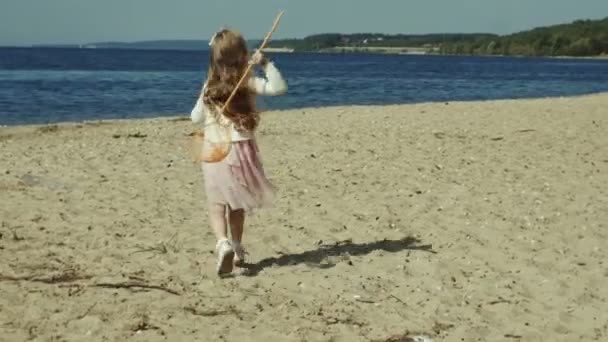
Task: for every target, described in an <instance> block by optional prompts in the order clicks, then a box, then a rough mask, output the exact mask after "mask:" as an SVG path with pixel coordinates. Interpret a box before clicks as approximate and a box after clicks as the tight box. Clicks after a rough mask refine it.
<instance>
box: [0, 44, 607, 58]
mask: <svg viewBox="0 0 608 342" xmlns="http://www.w3.org/2000/svg"><path fill="white" fill-rule="evenodd" d="M0 49H68V50H102V51H104V50H105V51H107V50H116V51H151V52H152V51H168V52H170V51H173V52H208V51H209V50H208V49H171V48H136V47H78V46H0ZM424 50H425V48H413V47H405V48H401V47H382V46H376V47H366V48H364V47H334V48H327V49H320V50H317V51H297V50H295V49H292V48H279V47H271V48H264V50H263V51H264V52H265V53H276V54H293V53H301V54H360V53H366V54H378V55H409V56H444V57H495V58H554V59H591V60H608V54H604V55H597V56H526V55H476V54H453V53H441V52H425V51H424Z"/></svg>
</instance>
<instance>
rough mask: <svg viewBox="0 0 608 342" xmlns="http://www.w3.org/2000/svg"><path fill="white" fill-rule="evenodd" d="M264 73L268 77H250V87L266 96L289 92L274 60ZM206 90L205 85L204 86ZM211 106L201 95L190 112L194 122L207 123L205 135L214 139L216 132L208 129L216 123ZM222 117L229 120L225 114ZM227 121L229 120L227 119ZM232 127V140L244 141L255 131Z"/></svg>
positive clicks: (251, 136) (256, 92)
mask: <svg viewBox="0 0 608 342" xmlns="http://www.w3.org/2000/svg"><path fill="white" fill-rule="evenodd" d="M264 73H265V76H266V78H261V77H257V76H256V77H251V78H250V79H249V84H248V86H249V88H250V89H251V90H252V92H253V93H254V94H256V95H264V96H277V95H283V94H285V93H286V92H287V82H285V80H284V79H283V76H282V75H281V73H280V72H279V70H278V69H277V68H276V66H275V65H274V64H273V63H272V62H268V63H267V64H266V66H265V67H264ZM203 91H204V87H203ZM210 112H211V110H210V108H208V107H207V105H205V103H204V102H203V99H202V97H199V98H198V100H197V101H196V105H195V106H194V108H193V109H192V112H191V113H190V118H191V119H192V122H193V123H200V122H204V123H205V136H206V137H208V138H209V139H211V140H216V139H214V136H215V135H214V132H211V131H208V128H209V127H213V124H214V123H216V120H215V116H214V115H210ZM221 117H222V118H224V119H226V120H228V119H227V118H225V117H224V116H223V115H222V116H221ZM226 122H227V121H226ZM230 126H231V127H230V128H231V133H230V135H231V137H230V140H231V141H242V140H249V139H253V137H254V136H253V132H239V131H238V130H236V129H234V125H232V124H230Z"/></svg>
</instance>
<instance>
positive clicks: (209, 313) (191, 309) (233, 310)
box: [184, 306, 241, 318]
mask: <svg viewBox="0 0 608 342" xmlns="http://www.w3.org/2000/svg"><path fill="white" fill-rule="evenodd" d="M184 310H185V311H186V312H189V313H191V314H193V315H195V316H202V317H215V316H226V315H235V316H237V317H239V318H240V317H241V313H240V312H239V311H238V310H237V309H236V308H234V307H233V306H230V307H228V309H225V310H216V309H210V310H200V309H197V308H195V307H192V306H187V307H185V308H184Z"/></svg>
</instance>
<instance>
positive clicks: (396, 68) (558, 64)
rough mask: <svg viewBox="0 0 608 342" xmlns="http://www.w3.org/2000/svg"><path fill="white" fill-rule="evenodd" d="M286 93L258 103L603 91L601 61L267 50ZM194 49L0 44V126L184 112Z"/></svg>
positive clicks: (193, 92)
mask: <svg viewBox="0 0 608 342" xmlns="http://www.w3.org/2000/svg"><path fill="white" fill-rule="evenodd" d="M271 58H272V59H273V60H274V61H275V62H276V64H277V66H278V67H279V68H280V70H281V72H282V73H283V75H284V76H285V78H286V79H287V81H288V83H289V87H290V88H289V93H288V95H286V96H282V97H267V98H263V99H261V100H260V102H261V104H260V106H261V107H262V109H266V110H271V109H289V108H302V107H317V106H333V105H354V104H397V103H414V102H427V101H456V100H485V99H506V98H535V97H546V96H569V95H581V94H589V93H595V92H603V91H608V61H602V60H574V59H543V58H502V57H496V58H493V57H492V58H490V57H451V56H400V55H373V54H343V55H342V54H336V55H334V54H299V53H297V54H276V55H272V56H271ZM206 69H207V55H206V53H204V52H197V51H137V50H88V49H18V48H10V49H9V48H0V125H13V124H26V123H51V122H62V121H82V120H97V119H116V118H143V117H154V116H166V115H184V114H186V113H189V111H190V109H191V108H192V106H193V104H194V102H195V100H196V97H197V96H198V92H199V90H200V87H201V84H202V82H203V79H204V77H205V72H206Z"/></svg>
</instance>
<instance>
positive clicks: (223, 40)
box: [201, 29, 259, 131]
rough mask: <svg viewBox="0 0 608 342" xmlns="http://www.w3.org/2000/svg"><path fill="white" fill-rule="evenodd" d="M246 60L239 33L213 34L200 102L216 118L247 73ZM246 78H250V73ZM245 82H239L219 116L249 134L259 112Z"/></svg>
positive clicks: (243, 44) (246, 55)
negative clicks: (204, 86) (222, 116)
mask: <svg viewBox="0 0 608 342" xmlns="http://www.w3.org/2000/svg"><path fill="white" fill-rule="evenodd" d="M248 61H249V52H248V51H247V43H246V41H245V38H243V36H242V35H241V34H240V33H238V32H236V31H234V30H229V29H223V30H221V31H219V32H217V33H216V34H215V36H214V38H213V40H212V42H211V50H210V51H209V71H208V74H207V86H206V88H205V90H204V92H203V93H202V94H201V95H202V97H203V102H204V103H205V104H206V105H207V106H208V107H209V108H213V109H214V110H213V111H212V113H213V115H215V116H216V118H218V116H219V115H220V113H219V108H222V107H223V106H224V104H225V103H226V100H227V99H228V97H230V94H231V93H232V91H233V90H234V88H235V87H236V86H237V83H238V82H239V80H240V79H241V77H242V76H243V74H244V73H245V72H246V70H247V66H248ZM246 77H251V74H249V75H247V76H246ZM247 81H248V79H246V80H245V81H244V82H243V83H242V85H241V87H240V88H239V89H238V90H237V91H236V94H235V96H234V97H233V98H232V100H231V101H230V103H229V104H228V107H227V108H226V110H225V111H224V113H222V114H223V115H224V116H225V117H227V118H228V119H229V120H230V121H232V122H233V123H234V125H235V128H236V129H237V130H246V131H252V130H254V129H255V128H256V127H257V125H258V121H259V113H258V112H257V111H256V109H255V97H254V94H253V93H252V92H251V90H250V89H249V87H248V84H249V83H248V82H247Z"/></svg>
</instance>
